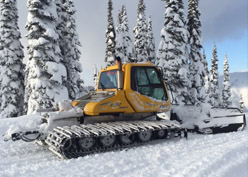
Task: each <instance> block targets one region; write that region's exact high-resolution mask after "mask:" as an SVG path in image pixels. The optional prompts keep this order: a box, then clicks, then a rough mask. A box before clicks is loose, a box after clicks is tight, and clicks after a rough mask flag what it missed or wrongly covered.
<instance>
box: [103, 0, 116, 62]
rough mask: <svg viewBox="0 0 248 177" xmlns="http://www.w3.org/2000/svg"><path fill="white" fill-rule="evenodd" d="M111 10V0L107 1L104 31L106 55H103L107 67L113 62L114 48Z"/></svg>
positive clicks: (114, 36)
mask: <svg viewBox="0 0 248 177" xmlns="http://www.w3.org/2000/svg"><path fill="white" fill-rule="evenodd" d="M112 10H113V3H112V1H111V0H109V1H108V26H107V30H106V45H107V47H106V52H105V53H106V55H105V62H107V65H108V66H110V65H113V64H114V62H115V47H116V42H115V38H116V33H115V27H114V20H113V16H112Z"/></svg>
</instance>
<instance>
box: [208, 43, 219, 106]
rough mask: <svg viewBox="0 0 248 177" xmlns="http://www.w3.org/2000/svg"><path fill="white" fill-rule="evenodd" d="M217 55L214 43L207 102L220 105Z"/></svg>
mask: <svg viewBox="0 0 248 177" xmlns="http://www.w3.org/2000/svg"><path fill="white" fill-rule="evenodd" d="M218 77H219V76H218V57H217V48H216V45H215V44H214V48H213V58H212V60H211V69H210V93H209V99H210V100H209V103H210V104H211V105H212V106H214V107H218V106H219V105H220V95H219V81H218Z"/></svg>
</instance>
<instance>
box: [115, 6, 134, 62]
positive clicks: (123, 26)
mask: <svg viewBox="0 0 248 177" xmlns="http://www.w3.org/2000/svg"><path fill="white" fill-rule="evenodd" d="M116 33H117V35H116V36H117V37H116V56H119V57H120V58H121V59H122V61H123V62H133V61H135V60H136V57H135V50H134V45H133V42H132V39H131V37H130V34H129V27H128V19H127V10H126V7H125V6H122V9H121V10H120V11H119V14H118V26H117V28H116Z"/></svg>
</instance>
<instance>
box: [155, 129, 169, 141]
mask: <svg viewBox="0 0 248 177" xmlns="http://www.w3.org/2000/svg"><path fill="white" fill-rule="evenodd" d="M156 133H157V137H158V138H159V139H162V138H165V137H166V136H167V132H166V130H163V129H161V130H158V131H157V132H156Z"/></svg>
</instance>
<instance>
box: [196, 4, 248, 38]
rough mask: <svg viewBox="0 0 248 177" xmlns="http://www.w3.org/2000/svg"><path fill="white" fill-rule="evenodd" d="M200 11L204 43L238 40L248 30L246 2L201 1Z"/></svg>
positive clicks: (247, 6) (247, 7)
mask: <svg viewBox="0 0 248 177" xmlns="http://www.w3.org/2000/svg"><path fill="white" fill-rule="evenodd" d="M200 10H201V22H202V34H203V35H202V36H203V38H204V40H205V41H223V40H225V39H231V38H232V39H239V38H241V37H242V36H243V35H244V31H245V30H247V29H248V24H247V23H248V2H247V0H239V1H234V0H217V1H216V0H207V1H206V0H201V1H200Z"/></svg>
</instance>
